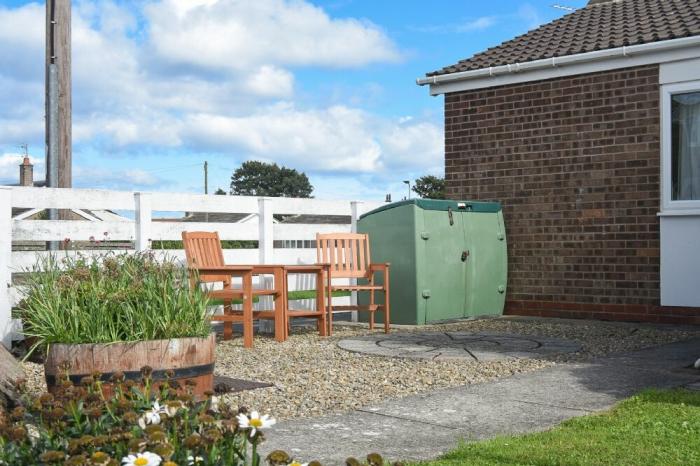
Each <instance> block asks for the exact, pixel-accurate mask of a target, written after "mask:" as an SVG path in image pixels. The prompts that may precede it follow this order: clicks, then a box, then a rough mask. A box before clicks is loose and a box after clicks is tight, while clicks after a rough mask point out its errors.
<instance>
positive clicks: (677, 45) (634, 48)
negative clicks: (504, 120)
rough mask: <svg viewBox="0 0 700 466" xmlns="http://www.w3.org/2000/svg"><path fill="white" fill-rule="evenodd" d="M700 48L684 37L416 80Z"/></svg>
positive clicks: (699, 42) (699, 40) (693, 38)
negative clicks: (694, 47)
mask: <svg viewBox="0 0 700 466" xmlns="http://www.w3.org/2000/svg"><path fill="white" fill-rule="evenodd" d="M693 46H700V36H691V37H682V38H678V39H669V40H663V41H658V42H648V43H645V44H638V45H629V46H623V47H617V48H612V49H604V50H596V51H593V52H585V53H579V54H575V55H566V56H562V57H552V58H542V59H539V60H533V61H529V62H524V63H509V64H507V65H500V66H493V67H489V68H479V69H478V70H468V71H458V72H456V73H447V74H440V75H434V76H425V77H422V78H418V79H416V84H418V85H419V86H424V85H426V84H430V85H434V84H441V83H448V82H454V81H466V80H470V79H478V78H489V77H495V76H502V75H506V74H513V73H525V72H528V71H535V70H542V69H546V68H557V67H561V66H566V65H572V64H577V63H587V62H593V61H604V60H611V59H614V58H621V57H631V56H639V55H644V54H648V53H653V52H660V51H670V50H676V49H682V48H689V47H693Z"/></svg>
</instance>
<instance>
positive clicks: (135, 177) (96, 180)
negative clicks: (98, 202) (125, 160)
mask: <svg viewBox="0 0 700 466" xmlns="http://www.w3.org/2000/svg"><path fill="white" fill-rule="evenodd" d="M73 178H74V179H75V180H76V184H78V185H80V184H81V182H82V183H86V182H87V183H88V186H100V187H101V188H111V189H134V188H148V187H154V186H160V185H162V184H163V182H164V181H163V180H162V179H161V178H159V177H157V176H155V175H153V174H152V173H149V172H147V171H144V170H140V169H136V168H134V169H125V170H110V169H106V168H99V167H90V166H76V167H74V170H73Z"/></svg>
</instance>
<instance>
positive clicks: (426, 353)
mask: <svg viewBox="0 0 700 466" xmlns="http://www.w3.org/2000/svg"><path fill="white" fill-rule="evenodd" d="M338 346H339V347H340V348H343V349H346V350H348V351H354V352H358V353H365V354H372V355H376V356H387V357H397V358H411V359H434V360H444V359H467V360H472V361H494V360H499V359H509V358H511V359H512V358H538V357H543V356H547V355H553V354H559V353H573V352H576V351H579V350H580V349H581V345H579V344H578V343H576V342H573V341H569V340H562V339H557V338H546V337H537V336H527V335H514V334H506V333H488V332H481V333H469V332H417V333H392V334H389V335H385V334H381V335H368V336H364V337H356V338H348V339H345V340H341V341H339V342H338Z"/></svg>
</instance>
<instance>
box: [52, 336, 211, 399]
mask: <svg viewBox="0 0 700 466" xmlns="http://www.w3.org/2000/svg"><path fill="white" fill-rule="evenodd" d="M215 346H216V336H215V334H214V333H211V334H210V335H209V336H208V337H206V338H173V339H170V340H148V341H137V342H128V343H112V344H93V343H88V344H54V345H51V346H50V348H49V352H48V354H47V356H46V361H45V362H44V374H45V376H46V386H47V388H48V389H49V391H53V390H55V389H56V384H57V381H58V380H59V377H60V376H61V375H63V374H65V373H66V372H67V373H68V376H69V377H70V379H71V381H72V382H73V383H74V384H76V385H77V384H79V383H80V380H81V379H82V378H83V377H85V376H89V375H92V374H93V373H94V372H95V371H98V372H100V373H101V374H102V377H101V379H102V381H104V382H109V380H110V378H111V377H112V374H114V373H115V372H123V373H124V376H125V378H126V379H127V380H129V379H131V380H135V381H139V382H140V381H141V368H142V367H144V366H149V367H151V368H152V369H153V373H152V375H151V379H152V380H153V381H154V382H155V383H157V382H160V381H163V380H165V379H166V378H167V376H166V372H167V371H172V372H173V376H172V377H171V380H177V381H178V382H179V383H180V384H181V385H183V386H184V383H185V381H187V380H192V381H194V382H195V383H196V385H195V386H194V393H195V394H196V395H199V396H201V395H203V394H204V392H205V391H207V390H212V389H213V385H214V360H215ZM65 363H68V366H69V368H68V370H66V369H65V366H66V364H65ZM103 387H104V391H105V394H106V395H107V394H108V393H110V392H111V387H110V384H108V383H105V384H104V386H103Z"/></svg>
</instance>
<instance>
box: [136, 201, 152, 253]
mask: <svg viewBox="0 0 700 466" xmlns="http://www.w3.org/2000/svg"><path fill="white" fill-rule="evenodd" d="M134 204H135V209H134V210H135V211H136V215H135V221H136V247H135V248H136V250H137V251H147V250H149V249H151V195H150V194H149V193H134Z"/></svg>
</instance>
